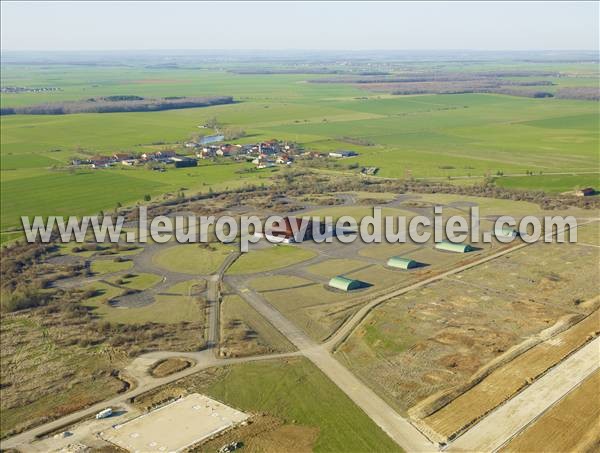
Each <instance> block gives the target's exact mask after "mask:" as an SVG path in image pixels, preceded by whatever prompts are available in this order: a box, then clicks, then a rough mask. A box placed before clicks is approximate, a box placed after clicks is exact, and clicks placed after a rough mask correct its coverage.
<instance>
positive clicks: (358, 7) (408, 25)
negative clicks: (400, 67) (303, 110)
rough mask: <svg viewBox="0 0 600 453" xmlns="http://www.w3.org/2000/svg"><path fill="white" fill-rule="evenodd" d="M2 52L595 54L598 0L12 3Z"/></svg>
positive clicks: (5, 13) (6, 4)
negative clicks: (560, 0) (595, 0)
mask: <svg viewBox="0 0 600 453" xmlns="http://www.w3.org/2000/svg"><path fill="white" fill-rule="evenodd" d="M1 9H2V11H1V12H2V14H1V17H2V32H1V33H2V34H1V36H2V51H3V52H52V51H53V52H61V51H68V52H91V51H97V52H103V51H104V52H113V51H128V52H134V51H138V52H140V51H166V50H177V51H208V52H211V51H212V52H227V51H231V52H235V51H260V52H269V51H273V52H277V51H294V52H296V51H309V52H316V51H323V52H336V51H337V52H369V51H373V52H377V51H379V52H384V51H392V52H393V51H396V52H401V51H406V52H409V51H413V52H416V51H423V52H427V51H434V52H446V51H470V52H471V51H472V52H527V51H529V52H534V51H537V52H544V51H547V52H556V51H597V50H598V43H599V40H600V37H599V28H600V27H599V24H598V22H599V19H598V17H599V14H600V8H599V3H598V2H518V3H517V2H426V3H416V2H369V3H366V2H345V3H342V2H229V3H225V2H205V3H199V2H170V3H166V2H122V3H116V2H115V3H108V2H82V3H76V2H75V3H71V2H43V3H42V2H11V1H3V2H2V3H1Z"/></svg>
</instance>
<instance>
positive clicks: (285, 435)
mask: <svg viewBox="0 0 600 453" xmlns="http://www.w3.org/2000/svg"><path fill="white" fill-rule="evenodd" d="M318 436H319V429H318V428H316V427H314V426H302V425H286V424H284V422H283V421H282V420H281V419H279V418H276V417H272V416H268V415H257V416H254V417H252V419H250V420H249V424H248V425H247V426H240V427H239V428H236V429H235V430H230V431H225V432H224V433H223V434H222V435H220V436H218V437H217V438H216V439H213V440H211V441H208V442H206V443H203V444H201V445H199V446H197V447H194V448H191V449H190V451H191V452H198V453H200V452H202V453H204V452H205V453H214V452H215V451H218V450H219V448H221V447H222V446H223V445H227V444H229V443H231V442H239V441H240V439H244V441H243V443H244V450H243V451H248V452H255V453H259V452H260V453H279V452H282V451H294V452H297V453H310V452H312V451H314V444H315V442H316V440H317V437H318Z"/></svg>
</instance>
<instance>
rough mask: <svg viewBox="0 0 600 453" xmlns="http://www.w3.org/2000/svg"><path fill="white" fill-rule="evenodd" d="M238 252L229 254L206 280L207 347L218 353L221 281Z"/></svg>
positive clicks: (237, 256)
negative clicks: (215, 271)
mask: <svg viewBox="0 0 600 453" xmlns="http://www.w3.org/2000/svg"><path fill="white" fill-rule="evenodd" d="M239 256H240V252H237V251H236V252H233V253H230V254H229V255H228V256H227V258H225V260H224V261H223V263H222V264H221V266H219V269H218V270H217V273H216V274H214V275H211V276H210V277H209V278H208V279H207V291H206V303H207V307H208V316H207V320H208V327H207V332H208V333H207V347H208V348H214V349H215V353H216V352H218V346H219V335H220V330H221V329H220V318H221V290H220V288H221V281H222V280H223V275H224V274H225V272H226V271H227V269H229V266H231V265H232V264H233V262H234V261H235V260H236V259H238V258H239Z"/></svg>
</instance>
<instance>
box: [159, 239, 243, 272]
mask: <svg viewBox="0 0 600 453" xmlns="http://www.w3.org/2000/svg"><path fill="white" fill-rule="evenodd" d="M233 250H234V248H233V247H232V246H231V245H227V244H221V243H214V244H210V245H209V246H206V247H205V246H204V244H183V245H175V246H172V247H168V248H164V249H162V250H160V251H159V252H158V253H157V254H156V255H154V256H153V257H152V261H153V262H154V264H156V265H158V266H160V267H162V268H164V269H166V270H168V271H173V272H181V273H184V274H191V275H196V274H199V275H207V274H212V273H214V272H216V271H217V269H218V268H219V266H220V265H221V263H223V261H224V260H225V258H226V257H227V255H229V254H230V253H231V252H232V251H233Z"/></svg>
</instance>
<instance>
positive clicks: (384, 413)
mask: <svg viewBox="0 0 600 453" xmlns="http://www.w3.org/2000/svg"><path fill="white" fill-rule="evenodd" d="M595 220H597V219H590V221H595ZM588 223H589V222H588ZM581 225H583V224H580V226H581ZM546 236H547V237H550V236H551V234H547V235H546ZM527 245H530V244H526V243H522V244H519V245H517V246H515V247H512V248H509V249H506V250H503V251H501V252H498V253H495V254H493V255H489V256H486V257H484V258H482V259H479V260H476V261H474V262H472V263H470V264H467V265H465V266H461V267H459V268H456V269H452V270H450V271H447V272H445V273H442V274H440V275H437V276H435V277H431V278H429V279H426V280H423V281H421V282H418V283H416V284H413V285H410V286H408V287H405V288H402V289H399V290H397V291H393V292H391V293H389V294H386V295H383V296H380V297H377V298H376V299H374V300H373V301H372V302H370V303H369V304H367V305H366V306H365V307H363V308H362V309H361V310H359V311H358V312H357V313H356V314H355V315H354V316H352V317H351V318H350V319H349V321H347V322H346V323H345V324H344V325H343V326H342V327H341V329H340V330H339V331H338V332H336V333H335V334H334V335H333V336H332V337H331V338H330V339H329V340H328V341H327V342H326V343H325V344H324V345H319V344H317V343H315V342H314V341H313V340H312V339H310V338H309V337H307V336H306V334H305V333H304V332H303V331H302V330H301V329H299V328H298V327H296V326H295V325H294V324H293V323H292V322H291V321H289V320H288V319H287V318H285V317H284V316H283V315H282V314H281V313H280V312H279V311H278V310H276V309H275V308H274V307H273V306H271V305H270V304H269V303H268V302H266V301H265V300H264V299H263V298H262V297H261V296H260V295H259V294H257V293H255V292H254V291H252V290H250V289H248V288H243V287H240V286H237V287H235V290H236V291H237V292H238V293H239V294H240V295H241V296H242V297H244V298H245V299H246V300H247V301H248V303H249V304H250V305H252V306H253V308H254V309H256V310H257V311H258V312H259V313H261V314H262V315H263V316H264V317H265V318H266V319H267V320H268V321H269V322H270V323H271V324H272V325H273V326H274V327H276V328H277V329H278V330H279V331H280V332H282V333H283V334H284V335H285V336H286V337H287V338H288V339H289V340H290V341H291V342H292V343H293V344H294V345H295V346H296V347H297V348H298V349H299V351H298V352H295V353H288V354H274V355H269V356H256V357H247V358H239V359H218V358H216V357H215V356H214V354H213V351H212V350H211V349H208V350H206V351H203V352H199V353H189V354H186V353H178V352H168V351H166V352H156V353H151V354H146V355H144V356H143V357H141V358H139V359H136V360H141V361H143V360H148V359H153V361H156V360H159V359H163V358H167V357H182V356H183V357H191V358H193V359H194V360H196V362H197V363H196V365H194V366H193V367H190V368H188V369H186V370H183V371H181V372H180V373H176V374H173V375H171V376H168V377H166V378H160V379H154V378H153V379H149V378H147V377H142V376H140V375H138V376H135V374H136V373H138V372H140V370H146V369H147V367H144V366H137V365H140V364H142V365H143V362H140V361H139V362H137V365H136V366H137V368H136V366H134V365H135V364H136V362H135V361H134V364H132V366H131V367H128V368H129V370H128V371H130V372H133V374H134V377H136V378H137V379H138V382H139V383H138V386H137V387H136V388H135V389H133V390H131V391H129V392H127V393H124V394H122V395H119V396H117V397H115V398H113V399H110V400H107V401H104V402H101V403H98V404H95V405H93V406H91V407H89V408H87V409H84V410H82V411H78V412H76V413H73V414H69V415H67V416H65V417H62V418H61V419H58V420H56V421H54V422H50V423H47V424H45V425H42V426H40V427H38V428H34V429H32V430H30V431H27V432H25V433H22V434H20V435H17V436H14V437H12V438H10V439H7V440H5V441H4V442H2V443H1V446H2V448H9V447H13V446H17V445H19V444H23V443H29V442H31V441H33V440H34V439H35V437H36V436H39V435H40V434H43V433H45V432H47V431H49V430H55V429H60V428H61V427H62V426H65V425H68V424H72V423H74V422H76V421H78V420H80V419H81V418H82V417H86V416H91V415H93V414H94V413H95V412H97V411H99V410H101V409H103V408H105V407H107V406H118V405H119V404H120V403H123V402H124V401H126V400H127V399H129V398H131V397H133V396H137V395H140V394H142V393H144V392H147V391H149V390H152V389H154V388H156V387H159V386H161V385H164V384H167V383H169V382H173V381H175V380H177V379H180V378H182V377H185V376H188V375H191V374H193V373H196V372H198V371H200V370H202V369H204V368H207V367H212V366H223V365H227V364H234V363H240V362H247V361H253V360H264V359H271V358H280V357H289V356H295V355H304V356H306V357H307V358H308V359H309V360H311V361H312V362H313V363H314V364H315V365H316V366H317V367H318V368H319V369H321V371H323V373H325V375H327V376H328V377H329V378H330V379H331V380H332V381H333V382H334V383H335V384H336V385H338V387H339V388H340V389H341V390H342V391H344V393H346V394H347V395H348V396H349V397H350V398H351V399H352V400H353V401H354V402H355V403H356V404H357V405H358V406H359V407H360V408H361V409H362V410H363V411H364V412H365V413H366V414H367V415H368V416H369V417H370V418H371V419H372V420H373V421H374V422H375V423H377V425H379V426H380V427H381V428H382V429H383V430H384V431H385V432H386V433H387V434H388V435H389V436H390V437H391V438H392V439H393V440H394V441H396V442H397V443H398V444H399V445H400V446H401V447H403V448H404V449H405V450H408V451H437V448H436V446H435V445H434V444H433V443H431V442H430V441H429V440H428V439H427V438H426V437H425V436H424V435H423V434H422V433H421V432H419V431H418V430H417V429H416V428H415V427H414V426H412V425H411V424H410V423H409V422H408V421H407V420H405V419H403V418H402V417H400V416H399V415H398V414H397V413H396V412H395V411H394V410H393V409H392V408H390V407H389V406H388V405H387V403H385V401H383V400H382V399H381V398H380V397H379V396H378V395H376V394H375V393H374V392H373V391H372V390H371V389H370V388H368V387H367V386H366V385H365V384H364V383H363V382H362V381H360V380H359V379H358V378H356V377H355V376H354V375H353V374H352V373H351V372H350V371H348V369H346V368H345V367H344V366H342V365H341V364H340V363H339V362H338V361H337V360H336V359H334V358H333V356H332V355H331V354H330V352H329V351H330V350H333V349H335V348H336V347H337V346H338V345H339V344H340V343H341V342H343V341H344V339H345V338H347V336H348V335H349V334H350V333H351V332H352V331H353V330H354V328H355V327H356V326H357V325H358V324H359V323H360V322H361V321H362V320H363V319H364V318H365V317H366V316H367V314H368V313H369V312H370V311H371V310H372V309H373V308H374V307H376V306H377V305H379V304H381V303H383V302H385V301H387V300H389V299H391V298H393V297H397V296H398V295H401V294H404V293H406V292H408V291H411V290H414V289H417V288H419V287H422V286H424V285H427V284H429V283H431V282H433V281H436V280H439V279H441V278H444V277H446V276H448V275H453V274H456V273H458V272H462V271H464V270H466V269H469V268H471V267H474V266H477V265H479V264H483V263H485V262H488V261H490V260H493V259H495V258H498V257H500V256H503V255H505V254H507V253H511V252H513V251H515V250H518V249H520V248H523V247H526V246H527ZM230 264H231V263H230ZM225 269H226V267H225V268H224V269H223V272H224V271H225ZM221 277H222V273H221V274H219V278H218V280H220V278H221ZM211 280H212V279H211ZM217 290H218V288H217ZM217 312H218V310H217ZM213 316H215V315H212V316H209V318H211V319H213ZM216 316H218V313H217V315H216ZM213 322H214V319H213V321H211V323H210V324H212V326H213V328H214V326H217V325H218V318H217V323H216V324H215V323H213ZM210 335H214V333H212V334H210ZM217 335H218V333H217ZM594 344H596V345H597V344H598V343H596V342H594ZM597 361H598V360H597V357H596V362H597ZM531 387H533V385H532V386H531ZM536 388H537V387H536ZM538 413H539V412H538ZM486 419H487V417H486ZM486 419H484V420H483V421H482V422H481V423H483V422H484V421H485V420H486ZM496 423H498V421H497V420H496ZM484 431H485V430H484ZM469 433H470V431H468V432H467V433H465V434H464V435H463V436H461V438H459V440H460V439H462V438H465V439H467V440H466V441H465V440H463V442H468V439H469V438H468V437H465V436H467V434H469ZM457 442H458V441H457ZM453 445H454V446H455V447H456V448H460V446H461V444H458V443H455V444H453ZM465 448H469V447H468V446H467V447H465ZM471 451H473V449H472V448H471Z"/></svg>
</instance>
